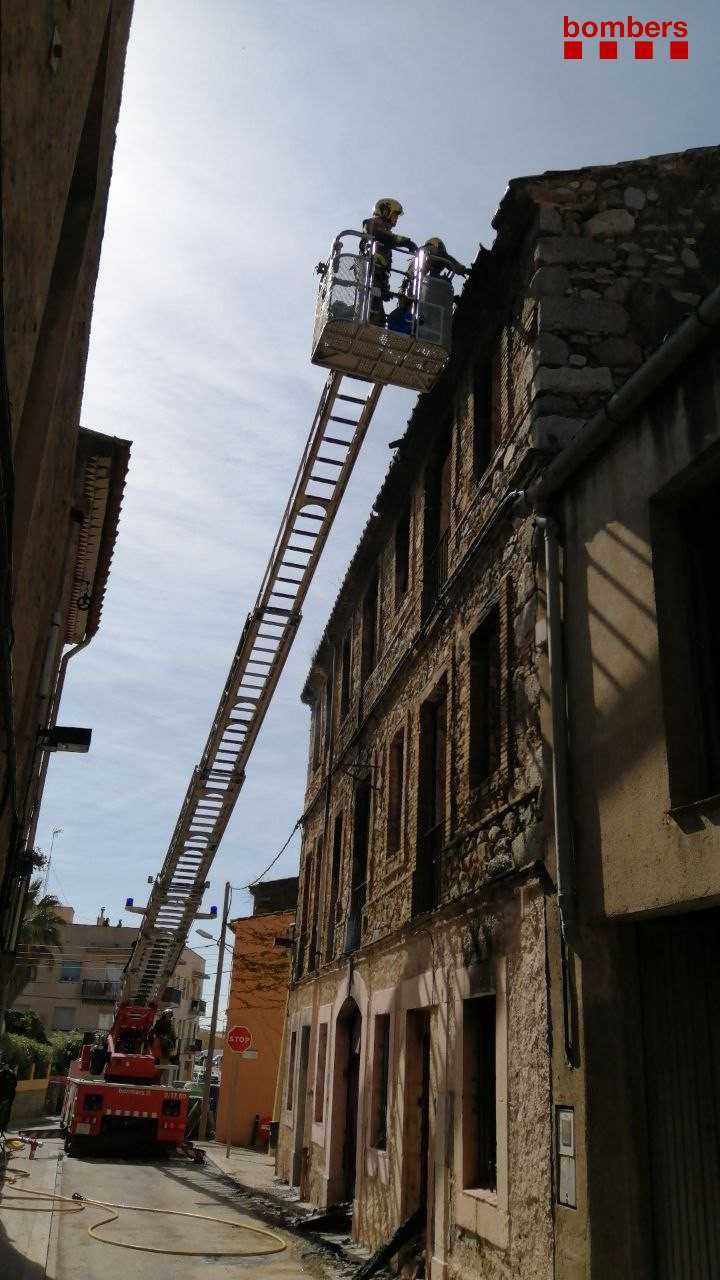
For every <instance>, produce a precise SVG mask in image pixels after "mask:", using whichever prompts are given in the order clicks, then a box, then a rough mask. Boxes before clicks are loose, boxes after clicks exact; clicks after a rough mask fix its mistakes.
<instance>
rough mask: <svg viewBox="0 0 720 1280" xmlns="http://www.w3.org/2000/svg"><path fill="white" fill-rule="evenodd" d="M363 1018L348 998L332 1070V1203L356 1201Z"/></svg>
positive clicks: (343, 1011)
mask: <svg viewBox="0 0 720 1280" xmlns="http://www.w3.org/2000/svg"><path fill="white" fill-rule="evenodd" d="M361 1043H362V1014H361V1013H360V1010H359V1008H358V1006H357V1004H356V1003H355V1001H354V1000H353V999H352V997H348V999H347V1000H346V1001H345V1003H344V1005H343V1007H342V1009H341V1010H340V1013H339V1015H338V1020H337V1025H336V1028H335V1062H334V1067H333V1111H332V1114H333V1125H332V1133H331V1139H330V1142H331V1146H330V1179H331V1187H329V1188H328V1191H329V1199H330V1202H331V1203H334V1204H338V1203H344V1202H346V1201H348V1200H353V1199H354V1197H355V1182H356V1169H357V1154H358V1113H359V1105H360V1047H361Z"/></svg>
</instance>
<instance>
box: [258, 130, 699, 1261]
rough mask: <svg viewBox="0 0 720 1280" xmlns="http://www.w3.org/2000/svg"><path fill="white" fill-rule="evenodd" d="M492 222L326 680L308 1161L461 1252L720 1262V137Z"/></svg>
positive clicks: (539, 191) (294, 1005) (281, 1145)
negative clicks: (719, 522) (717, 558)
mask: <svg viewBox="0 0 720 1280" xmlns="http://www.w3.org/2000/svg"><path fill="white" fill-rule="evenodd" d="M494 226H495V228H496V231H497V237H496V240H495V242H494V245H493V247H492V249H491V250H490V251H484V250H481V251H480V253H479V255H478V258H477V260H476V262H475V264H474V267H473V270H472V272H471V275H470V278H469V280H468V282H467V284H466V286H465V288H464V290H463V294H462V297H461V299H460V301H459V303H458V307H457V312H456V317H455V324H454V336H453V354H452V358H451V363H450V366H449V369H448V371H447V373H446V375H444V377H443V379H442V380H441V381H440V382H439V383H438V385H437V386H436V387H435V388H434V389H433V391H431V392H430V393H428V394H426V395H424V396H421V397H420V399H419V400H418V402H417V405H416V408H415V410H414V412H413V414H412V416H411V418H410V422H409V424H408V428H407V431H406V432H405V435H404V436H403V438H402V440H401V441H400V442H399V444H398V446H397V450H396V453H395V456H394V459H393V462H392V464H391V466H390V469H389V472H388V474H387V476H386V479H385V481H384V483H383V485H382V488H381V490H380V493H379V495H378V497H377V499H376V501H375V503H374V506H373V512H372V515H371V517H370V519H369V521H368V524H367V526H366V528H365V531H364V533H363V536H362V539H361V541H360V544H359V546H358V548H357V550H356V552H355V555H354V556H353V559H352V561H351V564H350V566H349V569H348V572H347V575H346V577H345V581H344V583H343V585H342V587H341V590H340V593H339V595H338V598H337V600H336V603H335V605H334V608H333V611H332V614H331V616H330V619H329V621H328V624H327V627H326V630H325V633H324V635H323V637H322V640H321V642H320V645H319V647H318V650H317V652H316V655H315V657H314V660H313V664H312V668H311V671H310V673H309V676H308V680H307V684H306V687H305V690H304V694H303V697H304V700H305V701H306V702H307V703H308V704H309V706H310V708H311V730H310V745H309V760H308V781H307V791H306V799H305V810H304V816H303V844H302V854H301V868H300V893H299V902H298V911H297V921H296V930H295V938H296V943H295V949H294V958H293V975H292V982H291V989H290V997H289V1008H288V1024H287V1032H286V1041H285V1048H284V1053H283V1060H282V1063H281V1069H280V1083H281V1088H282V1095H281V1108H280V1113H279V1116H278V1118H279V1120H280V1127H279V1137H278V1152H277V1170H278V1173H279V1175H280V1176H281V1177H283V1178H285V1179H286V1180H287V1181H288V1182H289V1183H291V1184H293V1185H296V1186H299V1189H300V1194H301V1197H302V1198H304V1199H307V1200H310V1201H311V1202H312V1203H314V1204H315V1205H317V1206H319V1207H321V1206H327V1205H333V1204H339V1203H347V1202H349V1203H350V1205H351V1207H352V1222H353V1233H354V1235H355V1236H356V1237H357V1238H359V1239H360V1240H362V1241H363V1242H364V1243H365V1244H366V1245H368V1246H371V1247H377V1246H379V1245H380V1244H382V1243H383V1242H385V1241H387V1240H388V1239H389V1238H390V1236H391V1235H392V1233H393V1232H394V1231H395V1229H396V1228H397V1227H398V1225H399V1224H401V1223H403V1222H405V1221H407V1220H408V1219H409V1218H411V1217H412V1216H413V1215H414V1214H419V1215H420V1217H421V1218H422V1220H423V1222H424V1226H425V1235H424V1250H425V1254H426V1274H427V1275H428V1276H430V1277H431V1278H432V1280H440V1278H442V1280H460V1278H461V1277H462V1280H468V1278H472V1277H477V1278H478V1280H480V1277H487V1276H498V1277H499V1276H500V1275H503V1276H518V1277H519V1276H522V1277H523V1278H524V1280H530V1278H533V1280H534V1278H535V1277H537V1278H538V1280H539V1278H540V1277H542V1280H580V1277H583V1280H585V1278H586V1277H589V1276H592V1277H596V1278H597V1280H601V1278H602V1280H606V1277H607V1276H609V1275H618V1276H625V1275H628V1276H629V1275H632V1276H633V1277H635V1278H637V1277H643V1280H651V1277H653V1278H657V1277H662V1278H663V1280H666V1278H667V1280H670V1277H671V1276H672V1277H673V1280H678V1277H681V1280H690V1278H691V1277H692V1280H697V1278H698V1277H702V1280H710V1277H711V1276H713V1275H715V1274H717V1273H718V1270H720V1257H719V1256H718V1238H717V1235H716V1234H714V1227H713V1225H712V1224H713V1223H714V1222H715V1221H716V1214H715V1212H714V1204H713V1203H711V1202H712V1199H713V1196H715V1195H716V1194H717V1187H718V1179H717V1151H718V1145H717V1131H716V1127H715V1119H714V1117H716V1116H717V1115H718V1114H719V1113H720V1098H719V1097H718V1079H717V1072H714V1073H713V1065H712V1064H713V1062H714V1061H715V1059H714V1058H713V1045H714V1044H715V1043H716V1029H713V1023H712V1016H711V1013H712V1010H713V1009H716V1008H717V994H718V993H717V980H716V977H715V976H714V972H715V969H716V966H713V964H712V963H711V957H712V955H713V954H714V952H713V946H715V947H716V944H717V936H718V935H717V922H716V918H715V917H716V906H717V903H718V902H719V901H720V881H719V880H718V878H717V875H716V868H717V866H718V865H720V863H719V860H718V855H719V854H720V845H719V843H718V834H717V830H718V829H717V825H716V822H715V821H714V812H715V810H714V808H713V805H714V804H716V803H717V795H718V793H720V787H719V786H717V785H716V782H717V776H716V772H717V771H716V769H715V759H716V754H717V753H716V743H717V731H716V729H717V727H716V723H715V721H716V718H717V717H716V714H715V713H716V711H717V706H718V705H720V704H718V702H717V698H716V696H715V676H714V674H713V670H714V666H716V665H717V664H716V663H714V660H713V652H714V649H713V644H714V641H713V634H714V633H713V627H712V621H713V616H714V615H713V609H714V605H713V603H712V599H713V596H712V593H711V591H710V582H711V578H710V573H711V564H712V556H713V553H714V548H715V540H714V539H713V538H712V531H713V528H714V524H713V522H714V520H715V517H714V515H713V514H712V513H713V509H714V508H713V497H712V495H713V492H714V477H715V454H716V452H717V449H718V447H720V411H719V400H718V377H717V374H718V358H717V352H718V327H717V326H718V320H719V319H720V313H719V310H718V294H717V291H716V287H717V284H718V280H719V279H720V253H719V250H718V244H720V240H719V239H718V232H719V231H720V149H719V148H704V149H698V150H694V151H689V152H685V153H682V154H672V155H667V156H655V157H650V158H648V159H646V160H641V161H633V162H628V163H623V164H620V165H614V166H602V167H590V168H585V169H579V170H575V171H569V172H562V173H547V174H541V175H537V176H531V177H526V178H520V179H516V180H513V181H512V182H511V183H510V186H509V189H508V191H507V193H506V195H505V196H504V197H503V200H502V202H501V204H500V207H499V210H498V213H497V214H496V217H495V220H494ZM713 290H715V292H713ZM715 505H716V504H715ZM563 659H566V661H565V664H564V663H563ZM708 708H709V709H708ZM691 908H692V910H693V914H692V915H689V914H688V912H689V910H690V909H691ZM701 908H702V910H701ZM713 940H714V941H713ZM666 1049H667V1051H666ZM693 1072H696V1073H697V1074H696V1075H693ZM703 1117H704V1119H703ZM713 1162H714V1163H713ZM708 1169H709V1170H710V1173H711V1175H712V1176H710V1177H707V1176H706V1174H707V1170H708ZM703 1170H705V1175H704V1173H703ZM681 1184H682V1185H681ZM688 1187H689V1188H691V1190H692V1195H691V1196H688V1195H686V1193H685V1192H686V1189H687V1188H688Z"/></svg>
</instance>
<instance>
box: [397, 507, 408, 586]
mask: <svg viewBox="0 0 720 1280" xmlns="http://www.w3.org/2000/svg"><path fill="white" fill-rule="evenodd" d="M409 582H410V506H409V505H408V506H407V507H406V509H405V511H404V513H403V515H402V516H401V517H400V519H399V520H398V523H397V525H396V526H395V608H396V609H398V608H399V607H400V605H401V603H402V601H403V600H404V598H405V595H406V593H407V589H408V584H409Z"/></svg>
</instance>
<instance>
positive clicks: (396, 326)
mask: <svg viewBox="0 0 720 1280" xmlns="http://www.w3.org/2000/svg"><path fill="white" fill-rule="evenodd" d="M420 250H421V251H422V250H424V252H425V257H424V259H423V273H424V274H425V275H428V276H430V277H432V278H434V279H436V280H443V279H445V280H449V279H450V278H451V277H452V276H454V275H457V276H468V275H469V274H470V268H469V267H464V266H463V264H462V263H461V262H458V260H457V258H453V256H452V254H451V253H448V251H447V249H446V247H445V241H444V240H441V239H440V237H439V236H430V239H429V240H426V241H425V243H424V244H422V245H421V246H420ZM416 263H417V259H416V258H413V259H412V261H411V262H410V263H408V268H407V271H406V272H405V277H404V279H403V282H402V284H401V286H400V296H399V300H398V305H397V307H396V308H395V310H394V311H391V312H390V315H389V316H388V318H387V327H388V329H391V330H392V331H393V332H394V333H412V298H413V282H414V278H415V270H416Z"/></svg>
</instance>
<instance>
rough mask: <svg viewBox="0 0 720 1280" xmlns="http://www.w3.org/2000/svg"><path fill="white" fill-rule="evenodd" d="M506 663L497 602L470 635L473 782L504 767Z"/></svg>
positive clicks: (471, 782)
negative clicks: (501, 744) (504, 682)
mask: <svg viewBox="0 0 720 1280" xmlns="http://www.w3.org/2000/svg"><path fill="white" fill-rule="evenodd" d="M501 730H502V664H501V653H500V609H499V607H498V606H497V605H495V607H494V608H493V609H491V610H490V613H489V614H488V615H487V616H486V617H485V618H484V620H483V621H482V622H481V623H480V626H479V627H477V628H476V629H475V631H473V633H472V635H471V636H470V784H471V786H473V787H479V786H482V784H483V783H484V782H487V780H488V779H489V778H491V777H492V775H493V774H494V773H495V772H496V771H497V769H498V768H499V767H500V751H501V747H500V739H501Z"/></svg>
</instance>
